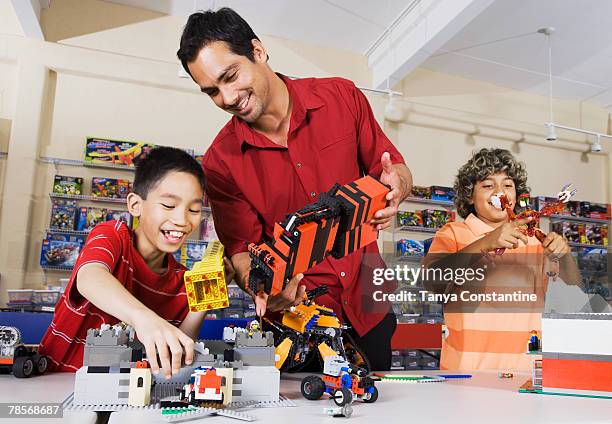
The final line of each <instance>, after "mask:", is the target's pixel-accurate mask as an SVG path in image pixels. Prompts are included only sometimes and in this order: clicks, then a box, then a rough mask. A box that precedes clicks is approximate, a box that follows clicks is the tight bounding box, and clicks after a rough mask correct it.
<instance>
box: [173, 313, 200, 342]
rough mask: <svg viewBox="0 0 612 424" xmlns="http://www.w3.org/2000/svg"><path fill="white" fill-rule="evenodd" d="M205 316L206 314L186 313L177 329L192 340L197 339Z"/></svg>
mask: <svg viewBox="0 0 612 424" xmlns="http://www.w3.org/2000/svg"><path fill="white" fill-rule="evenodd" d="M205 316H206V312H191V311H190V312H188V313H187V316H186V317H185V319H184V320H183V322H182V323H181V325H180V326H179V329H180V330H181V331H182V332H183V333H185V334H186V335H188V336H189V337H191V339H192V340H196V339H197V338H198V333H199V332H200V327H201V326H202V320H203V319H204V317H205Z"/></svg>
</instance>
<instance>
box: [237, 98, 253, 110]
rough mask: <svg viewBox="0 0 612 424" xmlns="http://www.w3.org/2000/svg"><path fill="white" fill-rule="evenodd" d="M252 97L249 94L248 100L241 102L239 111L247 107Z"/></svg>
mask: <svg viewBox="0 0 612 424" xmlns="http://www.w3.org/2000/svg"><path fill="white" fill-rule="evenodd" d="M250 97H251V95H250V94H249V95H248V96H247V98H246V99H244V100H243V101H241V102H240V104H239V105H238V110H242V109H244V108H245V107H246V105H247V103H249V98H250Z"/></svg>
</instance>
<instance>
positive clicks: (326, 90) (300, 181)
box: [203, 75, 404, 335]
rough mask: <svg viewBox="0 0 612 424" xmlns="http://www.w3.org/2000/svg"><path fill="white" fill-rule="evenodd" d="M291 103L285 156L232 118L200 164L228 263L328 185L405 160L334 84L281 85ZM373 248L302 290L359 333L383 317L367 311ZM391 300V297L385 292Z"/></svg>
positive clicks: (365, 106)
mask: <svg viewBox="0 0 612 424" xmlns="http://www.w3.org/2000/svg"><path fill="white" fill-rule="evenodd" d="M280 77H281V78H282V79H283V81H284V82H285V84H286V85H287V88H288V90H289V96H290V97H291V101H292V105H293V106H292V111H291V122H290V125H289V133H288V135H287V147H282V146H279V145H278V144H275V143H274V142H272V141H271V140H270V139H268V138H267V137H266V136H264V135H262V134H261V133H259V132H257V131H254V130H253V129H252V128H251V127H250V126H249V125H248V124H247V123H246V122H244V121H243V120H241V119H239V118H237V117H235V116H234V117H232V119H231V120H230V121H229V122H228V123H227V124H226V125H225V127H224V128H223V129H222V130H221V132H220V133H219V134H218V135H217V137H216V138H215V140H214V141H213V143H212V145H211V146H210V148H209V149H208V151H207V152H206V154H205V157H204V160H203V168H204V173H205V175H206V182H207V190H206V191H207V194H208V196H209V198H210V202H211V206H212V211H213V217H214V222H215V229H216V231H217V234H218V236H219V239H220V240H221V242H222V243H223V244H224V246H225V251H226V252H227V254H228V255H229V256H232V255H235V254H236V253H240V252H246V251H247V244H248V243H250V242H256V243H258V242H261V241H262V240H263V239H264V238H269V237H271V236H272V229H273V227H274V223H275V222H279V221H282V220H283V219H284V218H285V216H286V215H287V214H288V213H292V212H294V211H296V210H298V209H300V208H302V207H303V206H305V205H307V204H308V203H312V202H313V201H315V200H317V198H318V196H319V194H320V193H321V192H324V191H328V190H329V189H330V188H331V187H332V186H333V185H334V184H336V183H339V184H346V183H349V182H351V181H354V180H357V179H359V178H361V177H362V176H363V175H366V174H370V175H372V176H374V177H376V178H379V177H380V174H381V172H382V165H381V163H380V159H381V156H382V154H383V153H384V152H389V153H390V155H391V161H392V162H393V163H404V159H403V158H402V156H401V154H400V153H399V152H398V151H397V149H396V148H395V147H394V146H393V144H392V143H391V142H390V141H389V139H388V138H387V137H386V136H385V134H384V133H383V132H382V130H381V128H380V126H379V125H378V123H377V122H376V120H375V119H374V115H373V113H372V109H371V108H370V105H369V103H368V101H367V99H366V97H365V96H364V95H363V93H362V92H361V91H360V90H359V89H357V87H355V85H354V84H353V83H352V82H350V81H348V80H345V79H342V78H321V79H318V78H305V79H300V80H291V79H289V78H287V77H284V76H282V75H280ZM384 266H385V265H384V262H383V260H382V258H381V256H380V253H379V251H378V246H377V244H376V243H372V244H370V245H368V246H366V247H364V248H362V249H360V250H359V251H356V252H354V253H352V254H351V255H349V256H347V257H344V258H342V259H338V260H337V259H333V258H331V257H330V258H328V259H326V260H325V261H324V262H322V263H321V264H319V265H317V266H316V267H314V268H312V269H310V270H308V271H307V272H306V273H305V274H304V280H303V281H305V282H306V286H307V288H308V289H310V288H312V287H316V286H319V285H321V284H327V285H328V286H329V293H328V294H327V295H325V296H321V297H320V298H319V299H318V302H319V303H321V304H323V305H326V306H328V307H331V308H333V309H334V311H335V312H336V313H337V314H338V316H339V317H342V316H343V314H344V316H345V317H346V318H348V320H349V321H350V322H351V324H352V325H353V327H354V328H355V330H356V331H357V333H358V334H359V335H363V334H365V333H367V332H368V331H369V330H370V329H372V328H373V327H374V326H375V325H376V324H378V323H379V322H380V320H381V319H382V318H383V316H384V315H385V314H386V313H388V311H389V304H388V303H382V302H373V300H372V292H373V291H374V290H378V289H379V288H378V287H374V286H373V284H372V269H373V268H378V267H384ZM385 291H391V292H392V290H385Z"/></svg>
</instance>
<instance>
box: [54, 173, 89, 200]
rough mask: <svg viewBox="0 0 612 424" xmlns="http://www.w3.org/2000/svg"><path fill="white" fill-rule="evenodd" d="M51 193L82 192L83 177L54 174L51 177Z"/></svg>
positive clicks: (75, 193) (76, 193) (79, 193)
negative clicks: (53, 176) (52, 177)
mask: <svg viewBox="0 0 612 424" xmlns="http://www.w3.org/2000/svg"><path fill="white" fill-rule="evenodd" d="M53 193H57V194H71V195H77V196H78V195H81V194H83V178H81V177H66V176H63V175H56V176H55V178H54V179H53Z"/></svg>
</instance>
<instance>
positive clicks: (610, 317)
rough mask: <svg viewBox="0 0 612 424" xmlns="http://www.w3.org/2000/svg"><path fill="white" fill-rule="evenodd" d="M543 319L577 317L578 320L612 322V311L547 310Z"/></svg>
mask: <svg viewBox="0 0 612 424" xmlns="http://www.w3.org/2000/svg"><path fill="white" fill-rule="evenodd" d="M542 319H576V320H602V321H610V322H612V313H581V312H576V313H557V312H545V313H543V314H542Z"/></svg>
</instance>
